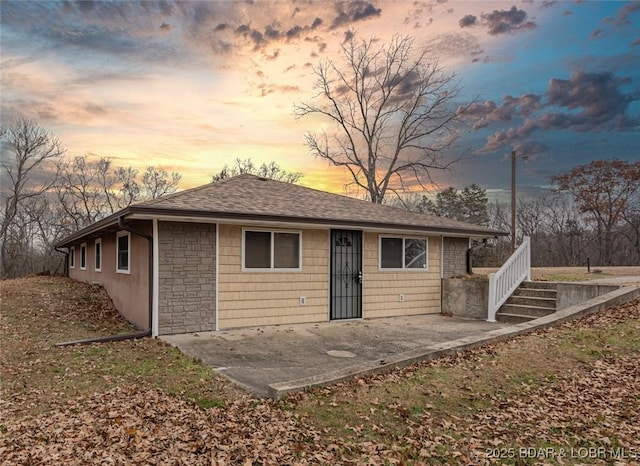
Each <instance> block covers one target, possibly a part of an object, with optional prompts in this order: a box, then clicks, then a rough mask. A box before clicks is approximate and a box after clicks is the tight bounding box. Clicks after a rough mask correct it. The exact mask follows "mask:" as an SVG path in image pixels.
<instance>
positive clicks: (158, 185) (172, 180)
mask: <svg viewBox="0 0 640 466" xmlns="http://www.w3.org/2000/svg"><path fill="white" fill-rule="evenodd" d="M181 179H182V175H181V174H180V173H178V172H171V174H169V173H167V171H166V170H164V169H162V168H155V167H147V169H146V171H145V172H144V174H143V175H142V190H143V193H144V194H143V195H144V197H145V198H146V199H157V198H159V197H162V196H164V195H166V194H171V193H175V192H176V191H177V189H178V185H179V184H180V180H181Z"/></svg>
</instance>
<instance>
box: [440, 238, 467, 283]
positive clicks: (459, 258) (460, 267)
mask: <svg viewBox="0 0 640 466" xmlns="http://www.w3.org/2000/svg"><path fill="white" fill-rule="evenodd" d="M467 249H469V238H447V237H444V238H442V262H443V264H442V278H449V277H455V276H456V275H464V274H466V273H467Z"/></svg>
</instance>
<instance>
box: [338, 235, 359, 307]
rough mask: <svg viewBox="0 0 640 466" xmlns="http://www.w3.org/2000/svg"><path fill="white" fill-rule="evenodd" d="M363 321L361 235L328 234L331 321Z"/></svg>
mask: <svg viewBox="0 0 640 466" xmlns="http://www.w3.org/2000/svg"><path fill="white" fill-rule="evenodd" d="M360 317H362V232H361V231H352V230H331V319H332V320H334V319H356V318H360Z"/></svg>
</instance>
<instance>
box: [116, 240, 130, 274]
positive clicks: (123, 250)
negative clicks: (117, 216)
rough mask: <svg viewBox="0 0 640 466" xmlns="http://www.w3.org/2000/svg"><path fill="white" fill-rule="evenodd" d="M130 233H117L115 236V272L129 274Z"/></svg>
mask: <svg viewBox="0 0 640 466" xmlns="http://www.w3.org/2000/svg"><path fill="white" fill-rule="evenodd" d="M130 264H131V233H129V232H128V231H119V232H118V234H117V236H116V271H117V272H118V273H131V271H130Z"/></svg>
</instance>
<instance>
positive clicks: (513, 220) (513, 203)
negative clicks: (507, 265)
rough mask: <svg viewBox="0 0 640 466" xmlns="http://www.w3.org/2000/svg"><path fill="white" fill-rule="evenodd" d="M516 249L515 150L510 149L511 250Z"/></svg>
mask: <svg viewBox="0 0 640 466" xmlns="http://www.w3.org/2000/svg"><path fill="white" fill-rule="evenodd" d="M515 250H516V151H515V150H513V151H511V251H515Z"/></svg>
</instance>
